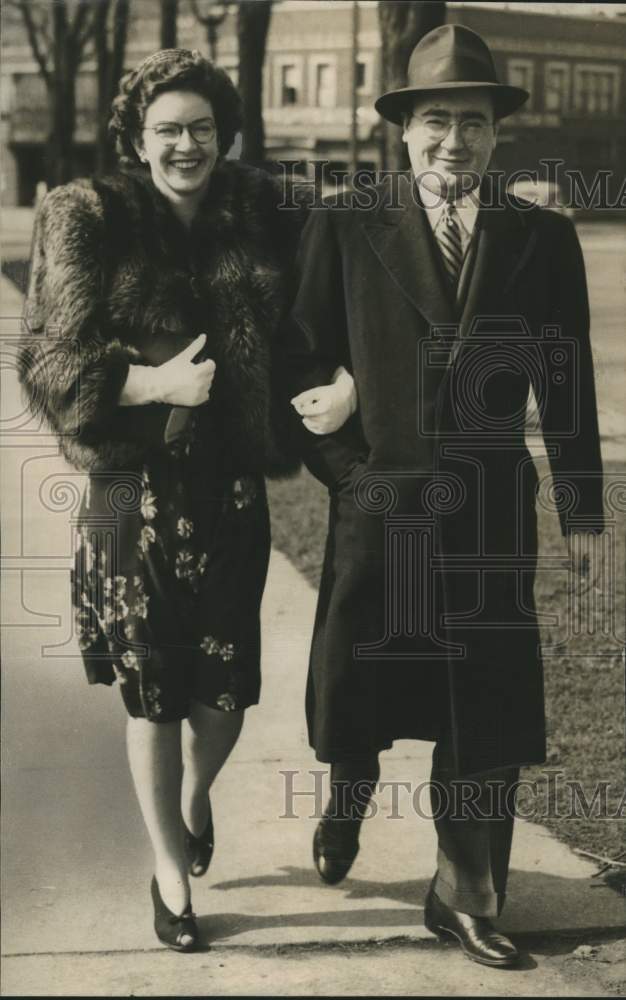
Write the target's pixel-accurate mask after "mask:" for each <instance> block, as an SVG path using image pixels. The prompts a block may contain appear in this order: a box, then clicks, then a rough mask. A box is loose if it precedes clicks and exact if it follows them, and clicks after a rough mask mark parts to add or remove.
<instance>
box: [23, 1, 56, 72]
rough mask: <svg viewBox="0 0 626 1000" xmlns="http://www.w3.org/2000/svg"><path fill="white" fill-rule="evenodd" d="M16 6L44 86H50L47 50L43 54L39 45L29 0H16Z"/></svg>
mask: <svg viewBox="0 0 626 1000" xmlns="http://www.w3.org/2000/svg"><path fill="white" fill-rule="evenodd" d="M17 6H18V7H19V9H20V11H21V14H22V20H23V21H24V27H25V28H26V34H27V35H28V41H29V42H30V47H31V49H32V52H33V55H34V57H35V60H36V62H37V64H38V66H39V69H40V70H41V75H42V77H43V78H44V82H45V84H46V86H47V87H50V86H51V85H52V75H51V73H50V68H49V66H48V56H49V51H48V52H47V53H46V54H45V55H44V54H43V52H42V51H41V48H40V46H39V39H38V38H37V27H36V25H35V22H34V20H33V17H32V14H31V11H30V7H29V0H17Z"/></svg>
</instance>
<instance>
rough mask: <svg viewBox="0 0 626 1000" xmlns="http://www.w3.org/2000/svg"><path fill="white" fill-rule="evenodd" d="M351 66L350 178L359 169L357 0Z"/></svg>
mask: <svg viewBox="0 0 626 1000" xmlns="http://www.w3.org/2000/svg"><path fill="white" fill-rule="evenodd" d="M351 61H352V66H351V73H350V91H351V109H350V174H351V176H352V178H354V175H355V174H356V172H357V170H358V169H359V132H358V110H359V101H358V94H357V88H358V62H359V0H352V60H351Z"/></svg>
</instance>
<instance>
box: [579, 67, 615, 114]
mask: <svg viewBox="0 0 626 1000" xmlns="http://www.w3.org/2000/svg"><path fill="white" fill-rule="evenodd" d="M618 90H619V70H618V68H617V67H616V66H601V65H595V64H588V65H586V66H585V65H578V66H576V67H575V68H574V110H575V111H582V112H584V113H585V114H598V115H614V114H617V101H618Z"/></svg>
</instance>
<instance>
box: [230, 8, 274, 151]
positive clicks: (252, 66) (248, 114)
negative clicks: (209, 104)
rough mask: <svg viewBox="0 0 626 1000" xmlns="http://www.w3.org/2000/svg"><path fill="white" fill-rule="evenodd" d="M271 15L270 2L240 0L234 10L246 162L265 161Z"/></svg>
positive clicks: (243, 149) (243, 148)
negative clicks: (265, 70)
mask: <svg viewBox="0 0 626 1000" xmlns="http://www.w3.org/2000/svg"><path fill="white" fill-rule="evenodd" d="M271 13H272V2H271V0H242V2H241V3H240V4H239V7H238V9H237V37H238V40H239V93H240V94H241V99H242V101H243V145H242V151H241V158H242V160H246V161H247V162H248V163H262V162H263V160H264V159H265V130H264V128H263V63H264V61H265V43H266V40H267V32H268V29H269V23H270V17H271Z"/></svg>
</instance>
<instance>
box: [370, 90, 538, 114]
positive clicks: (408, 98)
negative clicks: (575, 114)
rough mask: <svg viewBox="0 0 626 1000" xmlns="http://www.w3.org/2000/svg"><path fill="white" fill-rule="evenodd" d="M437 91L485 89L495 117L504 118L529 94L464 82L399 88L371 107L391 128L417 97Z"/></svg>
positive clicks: (524, 100)
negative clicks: (489, 96) (492, 100)
mask: <svg viewBox="0 0 626 1000" xmlns="http://www.w3.org/2000/svg"><path fill="white" fill-rule="evenodd" d="M440 90H488V91H491V92H492V94H493V97H494V110H495V115H496V118H506V117H507V115H512V114H513V112H514V111H517V109H518V108H521V106H522V104H525V103H526V101H527V100H528V98H529V97H530V94H529V93H528V91H527V90H523V89H522V88H521V87H510V86H509V85H508V84H506V83H488V82H485V83H476V82H475V81H471V82H467V81H463V80H459V81H456V80H454V81H451V82H449V83H437V84H435V85H434V86H433V87H426V86H424V87H402V88H401V89H400V90H390V91H388V92H387V93H386V94H383V95H382V96H381V97H379V98H378V100H377V101H376V102H375V104H374V107H375V108H376V110H377V111H378V114H379V115H382V117H383V118H386V119H387V121H388V122H392V123H393V124H394V125H402V124H403V120H402V116H403V115H404V114H406V112H407V111H409V110H410V109H411V105H412V103H413V101H414V100H415V98H416V97H423V96H424V95H425V94H434V93H437V92H438V91H440Z"/></svg>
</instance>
